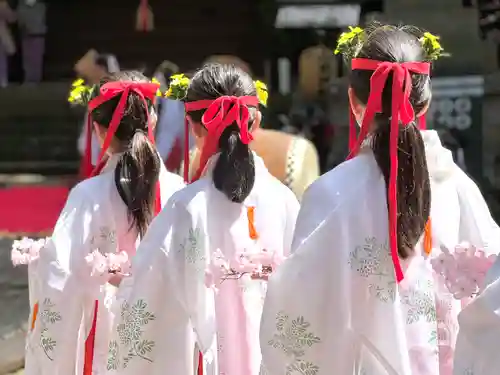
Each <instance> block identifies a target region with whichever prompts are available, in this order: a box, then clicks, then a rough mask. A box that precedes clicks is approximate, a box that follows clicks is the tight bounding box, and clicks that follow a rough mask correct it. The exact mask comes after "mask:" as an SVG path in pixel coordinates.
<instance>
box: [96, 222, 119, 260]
mask: <svg viewBox="0 0 500 375" xmlns="http://www.w3.org/2000/svg"><path fill="white" fill-rule="evenodd" d="M90 245H91V246H92V248H93V249H99V251H100V252H101V253H103V254H105V253H109V252H115V251H116V245H117V242H116V232H115V231H114V230H113V229H111V228H109V227H105V226H103V227H100V228H99V230H98V231H97V234H95V235H94V236H92V239H91V240H90Z"/></svg>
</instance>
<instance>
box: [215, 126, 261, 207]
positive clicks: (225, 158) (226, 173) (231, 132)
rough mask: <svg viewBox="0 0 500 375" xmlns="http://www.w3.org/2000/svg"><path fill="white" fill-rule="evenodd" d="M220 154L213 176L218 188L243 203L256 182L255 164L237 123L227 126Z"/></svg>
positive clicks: (227, 195) (221, 142) (228, 196)
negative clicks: (241, 137) (242, 139)
mask: <svg viewBox="0 0 500 375" xmlns="http://www.w3.org/2000/svg"><path fill="white" fill-rule="evenodd" d="M219 149H220V154H219V158H218V159H217V162H216V164H215V167H214V170H213V173H212V178H213V181H214V185H215V187H216V189H217V190H219V191H221V192H223V193H224V194H225V195H226V197H227V198H228V199H229V200H230V201H232V202H236V203H242V202H243V201H244V200H245V198H246V197H248V195H249V194H250V191H252V188H253V185H254V183H255V164H254V159H253V154H252V151H251V150H250V148H249V147H248V145H246V144H244V143H243V142H241V139H240V135H239V130H238V127H237V126H236V125H234V124H233V125H231V126H229V127H227V128H226V129H225V130H224V131H223V132H222V135H221V137H220V139H219Z"/></svg>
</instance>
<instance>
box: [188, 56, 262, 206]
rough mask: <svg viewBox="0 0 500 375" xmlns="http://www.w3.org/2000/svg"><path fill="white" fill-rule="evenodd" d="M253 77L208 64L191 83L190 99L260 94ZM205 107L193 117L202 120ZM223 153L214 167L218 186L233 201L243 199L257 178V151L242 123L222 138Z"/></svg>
mask: <svg viewBox="0 0 500 375" xmlns="http://www.w3.org/2000/svg"><path fill="white" fill-rule="evenodd" d="M256 95H257V92H256V88H255V84H254V82H253V80H252V78H251V77H250V76H249V75H248V74H247V73H245V72H244V71H243V70H241V69H240V68H237V67H236V66H234V65H227V64H218V63H214V64H208V65H205V66H204V67H203V68H201V69H200V70H198V71H197V72H196V73H195V74H194V76H193V78H192V79H191V82H190V84H189V88H188V92H187V97H186V101H187V102H195V101H199V100H214V99H217V98H219V97H221V96H236V97H241V96H256ZM249 112H250V120H249V127H251V126H252V124H253V123H254V121H255V119H256V116H257V108H255V107H250V106H249ZM204 113H205V110H204V109H203V110H199V111H192V112H190V113H189V115H190V117H191V119H192V120H193V121H194V122H195V123H197V124H201V119H202V116H203V114H204ZM219 151H220V154H219V157H218V159H217V162H216V164H215V167H214V169H213V174H212V177H213V182H214V185H215V187H216V188H217V189H218V190H219V191H221V192H222V193H224V194H225V195H226V196H227V198H228V199H229V200H231V201H232V202H238V203H241V202H243V201H244V200H245V198H246V197H247V196H248V195H249V194H250V191H251V190H252V188H253V185H254V182H255V165H254V159H253V154H252V152H251V151H250V149H249V147H248V145H246V144H244V143H243V142H242V141H241V139H240V132H239V128H238V126H237V125H236V124H235V123H233V124H231V125H229V126H228V127H227V128H226V129H225V130H224V131H223V133H222V135H221V137H220V139H219Z"/></svg>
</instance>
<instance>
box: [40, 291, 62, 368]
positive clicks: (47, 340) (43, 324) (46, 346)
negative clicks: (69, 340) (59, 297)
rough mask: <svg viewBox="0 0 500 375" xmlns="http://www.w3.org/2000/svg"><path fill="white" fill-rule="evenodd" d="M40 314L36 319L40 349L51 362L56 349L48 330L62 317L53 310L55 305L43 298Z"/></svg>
mask: <svg viewBox="0 0 500 375" xmlns="http://www.w3.org/2000/svg"><path fill="white" fill-rule="evenodd" d="M41 307H42V308H41V312H40V315H39V317H38V319H39V320H38V321H39V322H40V328H41V331H40V347H41V348H42V350H43V352H44V354H45V356H46V357H47V358H48V359H49V360H51V361H53V360H54V358H53V352H54V350H55V349H56V346H57V341H56V340H55V339H54V338H52V337H51V336H50V330H49V328H50V327H51V326H53V325H57V322H60V321H61V320H62V316H61V314H60V313H59V312H58V311H55V310H54V307H55V304H54V303H53V302H52V300H51V299H50V298H45V299H44V300H43V302H42V306H41Z"/></svg>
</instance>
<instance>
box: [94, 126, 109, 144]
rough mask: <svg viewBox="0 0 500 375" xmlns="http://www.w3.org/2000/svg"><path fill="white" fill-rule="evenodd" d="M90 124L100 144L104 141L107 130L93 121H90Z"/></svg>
mask: <svg viewBox="0 0 500 375" xmlns="http://www.w3.org/2000/svg"><path fill="white" fill-rule="evenodd" d="M92 125H93V126H94V132H95V134H96V135H97V139H98V140H99V143H100V144H101V145H102V144H103V143H104V140H105V139H106V134H107V131H106V129H105V128H104V127H102V126H101V125H99V124H98V123H97V122H95V121H94V122H92Z"/></svg>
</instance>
